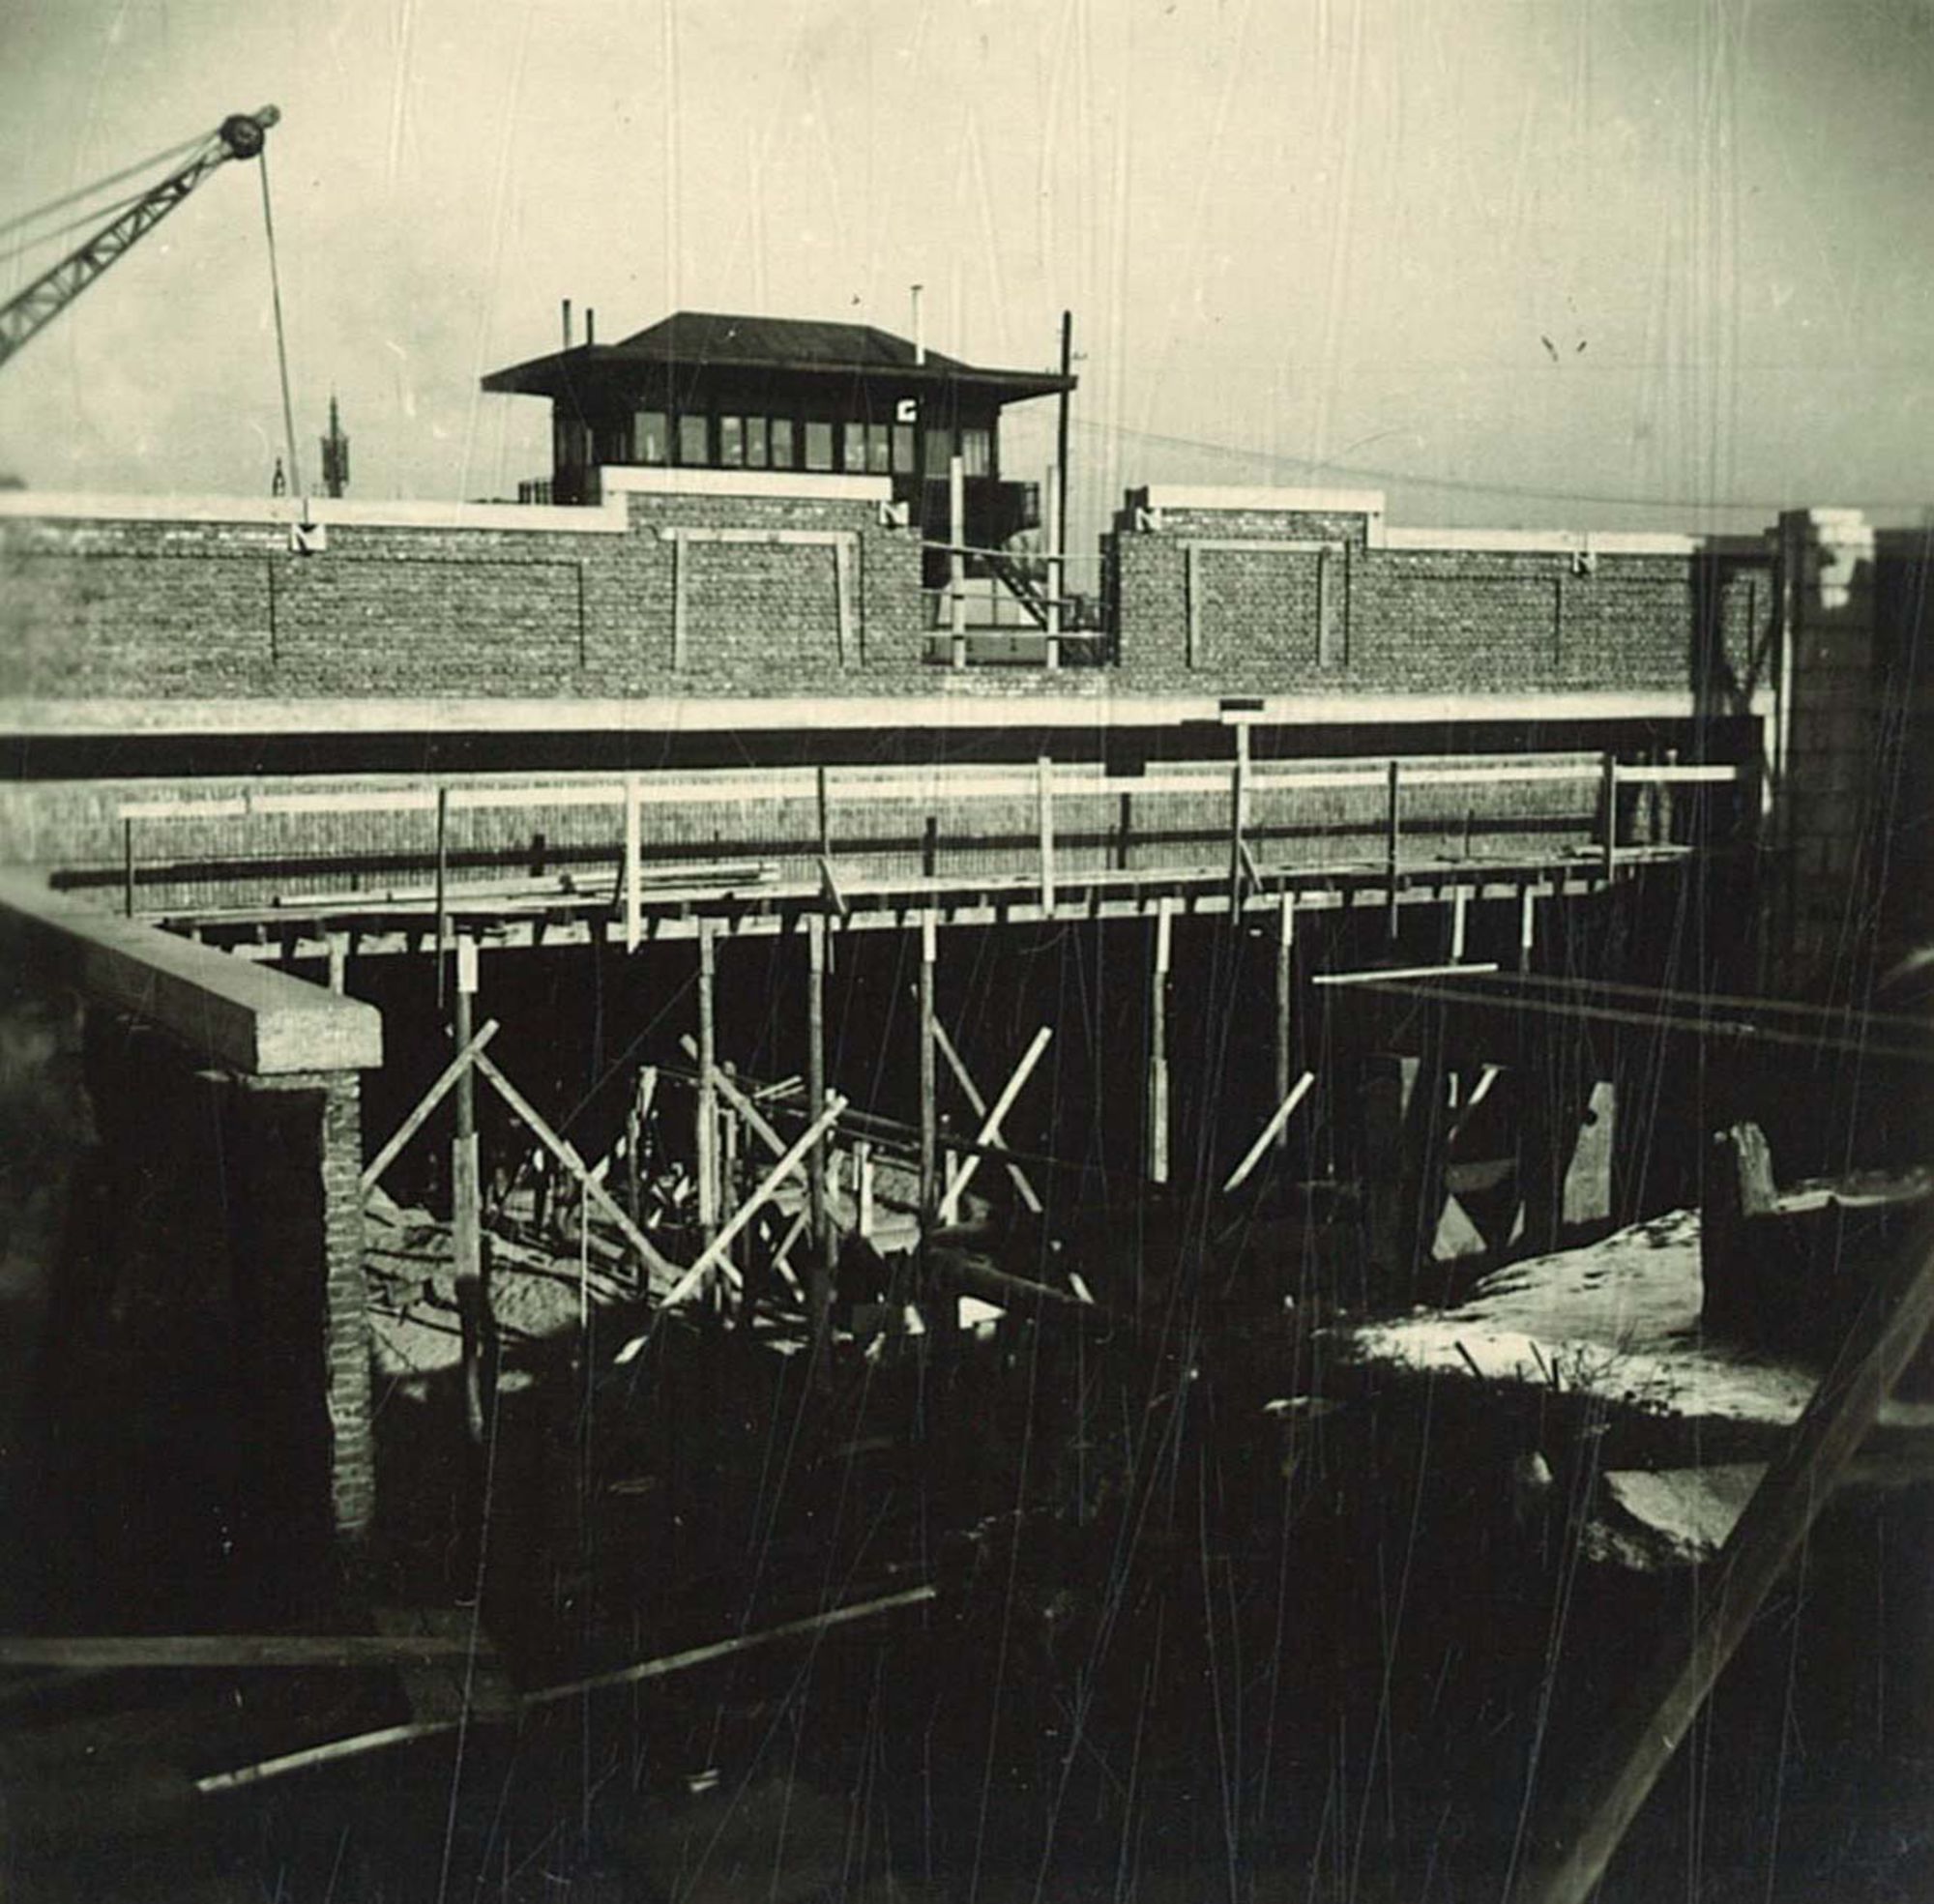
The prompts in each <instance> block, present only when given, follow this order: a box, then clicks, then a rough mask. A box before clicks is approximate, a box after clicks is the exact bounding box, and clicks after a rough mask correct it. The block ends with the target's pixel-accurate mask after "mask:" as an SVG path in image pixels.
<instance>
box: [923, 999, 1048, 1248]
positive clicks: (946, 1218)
mask: <svg viewBox="0 0 1934 1904" xmlns="http://www.w3.org/2000/svg"><path fill="white" fill-rule="evenodd" d="M1053 1036H1054V1032H1053V1030H1052V1029H1051V1028H1050V1027H1049V1026H1047V1025H1043V1026H1041V1028H1040V1031H1038V1032H1036V1033H1035V1035H1034V1042H1033V1043H1032V1044H1030V1045H1029V1046H1028V1048H1027V1049H1026V1050H1025V1051H1024V1052H1022V1053H1021V1059H1020V1063H1019V1064H1017V1065H1016V1066H1015V1067H1014V1069H1013V1071H1012V1074H1011V1076H1010V1077H1009V1079H1008V1081H1007V1083H1006V1085H1005V1086H1003V1087H1002V1090H1001V1095H1000V1097H999V1098H996V1099H995V1100H994V1105H993V1108H992V1109H991V1110H990V1109H988V1107H987V1104H986V1102H985V1100H984V1099H983V1098H982V1096H981V1094H980V1092H979V1091H978V1090H977V1089H976V1088H975V1085H974V1080H973V1079H972V1078H971V1077H970V1076H969V1075H968V1073H967V1067H966V1065H965V1063H964V1062H963V1061H962V1059H961V1057H960V1054H959V1052H958V1051H956V1050H955V1049H954V1048H953V1041H952V1039H950V1038H949V1037H948V1036H947V1034H946V1033H945V1032H944V1031H942V1030H941V1029H940V1027H939V1026H938V1025H935V1027H934V1037H935V1039H936V1040H937V1042H938V1043H939V1045H940V1049H941V1051H942V1053H943V1054H944V1055H945V1057H946V1059H947V1062H948V1063H949V1064H950V1065H951V1066H952V1068H953V1074H954V1076H955V1077H957V1078H958V1079H959V1080H960V1086H961V1089H962V1090H963V1091H965V1092H966V1094H967V1099H968V1101H969V1102H970V1103H971V1104H972V1105H973V1106H974V1109H975V1112H976V1113H977V1115H979V1117H980V1118H981V1128H980V1130H979V1132H978V1133H977V1134H976V1136H975V1138H974V1141H975V1143H976V1144H998V1143H999V1142H1000V1140H1001V1125H1002V1122H1003V1121H1004V1120H1005V1119H1006V1117H1007V1115H1008V1113H1009V1112H1010V1111H1011V1110H1012V1109H1013V1106H1014V1099H1015V1098H1018V1097H1019V1096H1020V1095H1021V1087H1022V1086H1023V1085H1024V1084H1026V1083H1027V1081H1028V1078H1029V1077H1030V1076H1031V1075H1032V1074H1033V1071H1034V1068H1035V1066H1036V1065H1038V1064H1039V1063H1040V1054H1041V1053H1042V1052H1043V1051H1045V1050H1046V1049H1047V1046H1048V1040H1050V1039H1052V1038H1053ZM980 1167H981V1154H980V1153H979V1152H978V1151H976V1152H974V1153H973V1154H972V1155H971V1156H969V1157H967V1158H966V1159H965V1160H964V1161H963V1163H962V1164H961V1166H960V1170H959V1172H958V1174H957V1175H954V1176H952V1177H951V1179H950V1181H949V1183H948V1186H947V1193H946V1195H945V1196H943V1197H942V1198H941V1202H940V1220H941V1221H942V1222H943V1223H952V1222H955V1221H957V1220H958V1218H959V1215H960V1198H961V1196H962V1194H963V1193H964V1192H965V1190H966V1188H967V1186H968V1185H969V1184H971V1183H972V1182H973V1181H974V1173H975V1171H977V1170H978V1169H979V1168H980ZM1008 1168H1009V1170H1010V1171H1011V1174H1012V1176H1013V1179H1014V1188H1015V1190H1016V1191H1017V1192H1018V1193H1019V1195H1020V1197H1021V1200H1022V1201H1023V1202H1024V1203H1026V1205H1027V1207H1028V1208H1029V1209H1030V1210H1031V1211H1033V1212H1034V1214H1035V1215H1036V1216H1039V1215H1040V1198H1039V1197H1038V1196H1037V1195H1036V1194H1035V1192H1034V1186H1033V1185H1031V1184H1030V1183H1029V1182H1028V1181H1027V1179H1026V1177H1025V1176H1024V1175H1022V1173H1021V1169H1020V1166H1019V1165H1018V1164H1010V1165H1009V1166H1008Z"/></svg>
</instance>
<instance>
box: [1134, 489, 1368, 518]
mask: <svg viewBox="0 0 1934 1904" xmlns="http://www.w3.org/2000/svg"><path fill="white" fill-rule="evenodd" d="M1129 494H1130V497H1131V499H1132V500H1133V501H1135V502H1138V503H1139V504H1140V506H1141V507H1142V508H1143V509H1152V510H1153V509H1199V510H1231V511H1234V510H1254V511H1257V512H1260V513H1276V514H1285V513H1301V514H1318V515H1370V516H1380V515H1382V514H1383V513H1384V492H1383V491H1382V490H1381V489H1294V488H1275V487H1272V486H1267V485H1256V486H1225V485H1222V484H1198V483H1150V484H1149V485H1148V487H1147V488H1145V489H1142V490H1138V491H1136V490H1131V491H1130V492H1129Z"/></svg>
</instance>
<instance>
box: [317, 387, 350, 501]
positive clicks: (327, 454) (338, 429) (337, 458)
mask: <svg viewBox="0 0 1934 1904" xmlns="http://www.w3.org/2000/svg"><path fill="white" fill-rule="evenodd" d="M322 486H323V487H324V488H325V489H326V490H328V491H329V493H330V494H331V495H332V496H339V495H341V493H342V492H343V490H345V489H346V488H348V487H349V439H348V437H346V436H344V435H343V433H342V418H341V417H340V416H339V415H338V414H337V408H336V393H335V392H334V391H332V392H331V393H330V396H329V434H328V435H327V436H325V437H324V438H323V439H322Z"/></svg>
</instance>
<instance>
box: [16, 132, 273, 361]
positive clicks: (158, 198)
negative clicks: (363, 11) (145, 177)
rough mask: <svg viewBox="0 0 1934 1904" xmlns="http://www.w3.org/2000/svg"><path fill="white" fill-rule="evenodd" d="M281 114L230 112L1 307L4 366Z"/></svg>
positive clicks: (258, 143) (246, 154)
mask: <svg viewBox="0 0 1934 1904" xmlns="http://www.w3.org/2000/svg"><path fill="white" fill-rule="evenodd" d="M281 116H282V115H281V114H280V112H279V111H278V110H277V108H276V107H274V106H273V105H265V106H263V107H262V109H261V110H260V111H259V112H235V113H231V114H230V115H229V116H228V117H227V118H226V119H224V120H223V121H222V122H221V124H220V127H218V128H217V130H216V131H215V132H211V133H210V134H209V136H208V138H207V139H206V140H205V141H204V142H203V143H202V144H201V145H200V146H199V147H197V148H196V150H195V151H194V152H193V153H192V154H191V155H190V158H189V159H188V160H187V161H186V162H185V163H183V164H181V165H179V166H177V167H176V168H175V169H174V170H173V171H171V172H170V173H169V174H168V175H167V176H166V177H165V178H163V179H161V180H159V181H158V182H157V183H156V184H154V185H152V186H150V187H149V188H148V190H146V191H144V192H142V194H141V195H140V197H139V198H137V199H136V200H135V201H134V202H133V203H132V205H130V206H129V207H128V208H127V209H126V210H125V211H123V212H121V213H119V214H118V215H117V216H115V217H114V218H112V219H109V220H108V221H107V222H106V223H105V224H103V226H102V227H101V229H100V230H99V231H96V232H95V233H94V234H93V235H92V236H91V237H88V238H86V239H84V240H83V241H82V242H81V243H80V244H79V245H77V246H76V247H75V248H74V249H73V250H72V251H70V252H69V253H68V254H67V256H66V257H64V258H62V259H61V261H60V262H59V263H58V264H56V265H54V266H53V267H52V268H51V269H50V270H47V271H44V272H43V273H42V274H41V276H40V277H39V278H35V279H34V281H33V282H32V283H31V284H29V285H28V286H27V287H26V289H25V290H23V291H20V292H18V293H17V294H16V295H15V296H14V297H12V298H10V299H9V300H8V301H7V303H6V304H4V305H0V364H5V363H6V362H7V360H8V359H9V358H10V357H12V356H13V355H14V353H15V351H16V350H18V349H19V348H20V346H21V345H22V344H24V343H25V342H26V341H27V340H28V339H29V338H30V337H35V336H36V335H37V334H38V333H40V332H41V331H43V330H44V329H45V327H46V326H47V325H48V324H50V323H51V322H52V321H53V320H54V319H55V318H56V317H58V316H59V315H60V314H61V312H62V311H64V310H65V309H66V308H68V306H69V305H71V304H72V303H73V301H74V299H75V298H77V297H79V295H80V294H81V292H83V291H84V290H86V289H87V287H88V286H89V285H90V284H92V283H93V282H94V280H95V279H96V278H99V277H100V276H101V274H102V273H103V271H105V270H106V269H107V267H108V266H109V265H111V264H112V263H113V262H114V260H115V259H116V258H119V257H122V256H124V255H125V254H126V253H127V252H128V250H129V249H131V248H132V246H134V245H135V244H137V243H138V242H139V241H140V240H141V239H142V238H144V237H146V235H147V234H148V233H149V232H151V231H152V230H153V229H154V228H155V226H156V225H158V224H160V223H161V220H163V219H164V218H166V217H167V215H168V214H169V213H170V212H172V211H173V210H174V209H175V207H176V206H177V205H179V204H180V203H181V202H182V200H183V199H185V198H186V197H187V196H188V195H189V194H190V192H191V191H193V190H194V189H195V187H196V186H198V185H199V184H200V183H201V182H202V180H203V179H205V178H207V177H208V175H209V174H210V173H211V172H213V171H215V170H216V169H217V168H218V167H219V166H221V165H224V164H226V163H227V162H228V161H229V160H231V159H254V158H256V157H258V156H259V155H260V153H261V150H262V147H263V144H264V142H265V141H266V139H267V137H268V132H269V128H270V127H271V126H273V125H275V124H276V123H277V122H278V120H279V119H280V118H281Z"/></svg>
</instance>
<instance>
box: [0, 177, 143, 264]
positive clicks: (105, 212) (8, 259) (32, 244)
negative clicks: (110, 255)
mask: <svg viewBox="0 0 1934 1904" xmlns="http://www.w3.org/2000/svg"><path fill="white" fill-rule="evenodd" d="M154 190H155V188H154V187H153V186H152V185H150V186H143V187H142V189H141V190H139V191H131V192H130V193H129V194H128V196H127V197H126V198H117V199H115V200H114V202H113V203H112V204H111V205H97V206H96V207H95V208H94V210H93V211H91V212H85V213H83V214H82V215H81V216H80V217H79V218H77V219H69V220H67V221H66V223H64V224H57V225H52V226H50V227H49V228H48V229H47V230H45V231H43V232H40V233H39V234H37V235H36V236H35V237H32V238H23V239H22V240H21V241H20V242H19V244H17V245H15V246H11V247H10V248H9V249H7V250H5V251H0V265H9V264H12V263H14V262H15V259H17V258H23V257H25V256H26V255H27V253H28V252H29V251H38V250H39V249H41V247H42V246H44V245H51V244H52V243H53V242H54V241H55V240H56V239H60V238H66V237H68V236H70V235H71V234H72V233H73V232H76V231H85V230H88V229H90V228H96V229H98V228H100V227H101V226H103V225H105V224H107V223H109V222H110V221H111V220H114V219H117V218H119V217H120V216H121V214H122V213H123V212H127V211H132V209H133V208H134V207H135V206H136V205H138V204H140V202H141V201H142V200H143V199H144V198H146V197H148V196H149V195H150V194H151V193H152V192H153V191H154Z"/></svg>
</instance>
